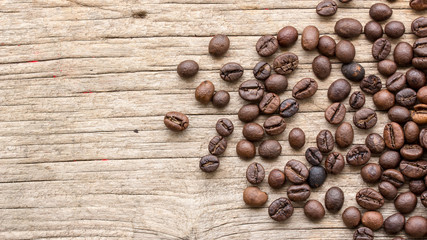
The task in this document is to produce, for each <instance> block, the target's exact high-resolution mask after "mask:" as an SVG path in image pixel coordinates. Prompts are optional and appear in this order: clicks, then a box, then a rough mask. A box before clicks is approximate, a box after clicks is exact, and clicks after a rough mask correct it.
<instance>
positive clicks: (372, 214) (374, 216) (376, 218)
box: [362, 211, 384, 231]
mask: <svg viewBox="0 0 427 240" xmlns="http://www.w3.org/2000/svg"><path fill="white" fill-rule="evenodd" d="M383 221H384V218H383V215H382V214H381V213H380V212H377V211H368V212H365V213H364V214H363V216H362V224H363V225H364V226H365V227H367V228H369V229H371V230H372V231H376V230H378V229H380V228H381V226H382V225H383Z"/></svg>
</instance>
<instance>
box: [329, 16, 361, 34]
mask: <svg viewBox="0 0 427 240" xmlns="http://www.w3.org/2000/svg"><path fill="white" fill-rule="evenodd" d="M334 29H335V33H336V34H338V36H340V37H343V38H354V37H358V36H359V35H360V34H361V33H362V24H360V22H359V21H357V20H356V19H354V18H343V19H340V20H338V21H337V22H336V23H335V27H334Z"/></svg>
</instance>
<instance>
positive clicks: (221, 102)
mask: <svg viewBox="0 0 427 240" xmlns="http://www.w3.org/2000/svg"><path fill="white" fill-rule="evenodd" d="M229 102H230V94H229V93H228V92H227V91H224V90H220V91H218V92H215V94H214V95H213V97H212V105H214V106H215V107H217V108H223V107H225V106H227V104H228V103H229Z"/></svg>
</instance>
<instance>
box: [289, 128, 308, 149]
mask: <svg viewBox="0 0 427 240" xmlns="http://www.w3.org/2000/svg"><path fill="white" fill-rule="evenodd" d="M288 141H289V145H291V147H292V148H294V149H300V148H302V147H303V146H304V144H305V133H304V131H303V130H302V129H301V128H293V129H292V130H291V131H290V132H289V136H288Z"/></svg>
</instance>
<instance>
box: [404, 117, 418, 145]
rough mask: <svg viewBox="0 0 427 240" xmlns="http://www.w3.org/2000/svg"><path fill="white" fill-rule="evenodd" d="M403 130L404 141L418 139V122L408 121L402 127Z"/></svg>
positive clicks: (410, 141) (412, 141) (408, 141)
mask: <svg viewBox="0 0 427 240" xmlns="http://www.w3.org/2000/svg"><path fill="white" fill-rule="evenodd" d="M403 132H404V134H405V141H406V142H407V143H414V142H416V141H417V140H418V135H419V134H420V128H419V127H418V124H416V123H415V122H413V121H409V122H407V123H406V124H405V126H404V127H403Z"/></svg>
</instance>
